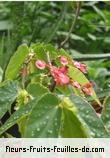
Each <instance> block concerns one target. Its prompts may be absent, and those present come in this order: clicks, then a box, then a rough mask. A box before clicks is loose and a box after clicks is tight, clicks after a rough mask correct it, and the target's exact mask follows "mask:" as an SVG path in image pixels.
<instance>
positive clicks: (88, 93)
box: [82, 87, 93, 95]
mask: <svg viewBox="0 0 110 158" xmlns="http://www.w3.org/2000/svg"><path fill="white" fill-rule="evenodd" d="M82 91H83V92H84V93H85V94H87V95H92V94H93V93H92V90H91V89H89V88H86V87H83V88H82Z"/></svg>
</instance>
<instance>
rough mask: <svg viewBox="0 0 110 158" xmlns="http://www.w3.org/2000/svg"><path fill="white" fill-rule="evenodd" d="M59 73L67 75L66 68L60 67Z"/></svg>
mask: <svg viewBox="0 0 110 158" xmlns="http://www.w3.org/2000/svg"><path fill="white" fill-rule="evenodd" d="M59 71H60V72H62V73H63V74H65V75H66V74H67V73H68V67H66V66H64V67H60V68H59Z"/></svg>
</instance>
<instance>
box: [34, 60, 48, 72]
mask: <svg viewBox="0 0 110 158" xmlns="http://www.w3.org/2000/svg"><path fill="white" fill-rule="evenodd" d="M35 65H36V67H37V68H38V69H41V70H43V69H45V67H46V63H45V62H44V61H42V60H37V61H36V62H35Z"/></svg>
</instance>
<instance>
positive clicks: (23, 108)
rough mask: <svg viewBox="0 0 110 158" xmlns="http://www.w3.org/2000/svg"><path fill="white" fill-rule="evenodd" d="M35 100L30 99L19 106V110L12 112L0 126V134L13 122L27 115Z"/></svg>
mask: <svg viewBox="0 0 110 158" xmlns="http://www.w3.org/2000/svg"><path fill="white" fill-rule="evenodd" d="M35 102H36V100H32V101H30V102H29V103H28V104H26V105H25V106H21V108H20V109H19V110H17V111H16V112H14V113H13V114H12V115H11V116H10V118H9V119H8V120H7V121H6V122H5V124H4V125H2V127H0V135H1V134H2V133H4V132H5V131H6V130H8V129H9V128H10V127H12V126H13V125H14V124H16V123H18V122H19V121H20V120H22V119H23V118H25V117H26V116H28V115H29V114H30V112H31V110H32V107H33V106H34V105H35Z"/></svg>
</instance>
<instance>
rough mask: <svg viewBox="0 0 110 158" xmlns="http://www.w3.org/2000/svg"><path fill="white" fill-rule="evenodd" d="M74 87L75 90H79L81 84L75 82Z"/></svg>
mask: <svg viewBox="0 0 110 158" xmlns="http://www.w3.org/2000/svg"><path fill="white" fill-rule="evenodd" d="M72 85H73V86H74V87H75V88H78V89H80V88H81V86H80V84H79V83H78V82H77V81H73V82H72Z"/></svg>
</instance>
